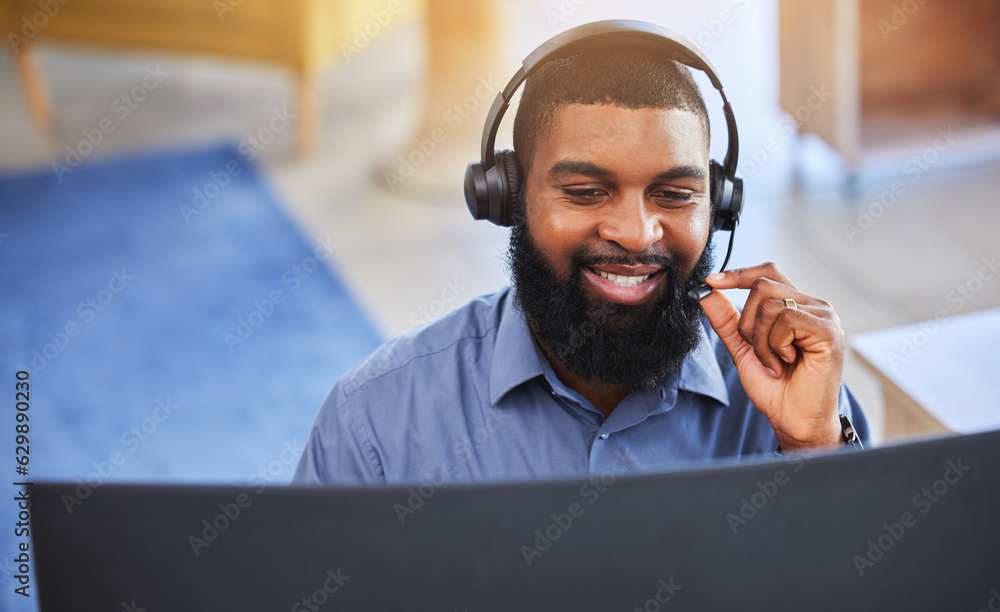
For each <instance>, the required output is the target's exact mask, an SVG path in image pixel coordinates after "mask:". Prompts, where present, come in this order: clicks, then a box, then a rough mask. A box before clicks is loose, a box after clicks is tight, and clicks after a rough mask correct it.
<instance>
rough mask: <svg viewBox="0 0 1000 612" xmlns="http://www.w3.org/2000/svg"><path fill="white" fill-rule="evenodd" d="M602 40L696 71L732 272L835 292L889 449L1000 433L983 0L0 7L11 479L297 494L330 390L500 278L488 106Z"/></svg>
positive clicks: (999, 332) (992, 74) (240, 0)
mask: <svg viewBox="0 0 1000 612" xmlns="http://www.w3.org/2000/svg"><path fill="white" fill-rule="evenodd" d="M612 18H628V19H640V20H646V21H652V22H655V23H657V24H660V25H663V26H665V27H668V28H670V29H672V30H674V31H676V32H678V33H680V34H681V35H683V36H685V37H687V38H688V39H689V40H691V41H693V42H694V43H696V44H697V45H698V46H700V47H701V48H702V50H703V51H704V52H705V54H706V55H707V56H708V57H709V59H710V60H711V61H712V63H713V64H714V66H715V68H716V70H717V71H718V73H719V74H720V76H721V79H722V82H723V84H724V86H725V89H726V92H727V95H728V96H729V99H730V100H731V102H732V105H733V108H734V110H735V113H736V117H737V122H738V125H739V130H740V146H741V148H740V166H739V167H740V171H741V174H742V176H743V177H744V179H745V183H746V192H747V200H746V206H745V209H744V215H743V219H742V223H741V225H740V227H739V230H738V232H737V236H736V246H735V251H734V255H733V259H732V262H731V264H730V265H731V267H738V266H745V265H753V264H757V263H761V262H763V261H767V260H771V261H774V262H776V263H777V264H778V265H779V267H780V268H782V269H783V270H784V271H785V272H786V273H787V274H788V275H789V277H790V278H791V279H793V281H794V282H795V283H796V284H797V285H798V286H799V287H800V288H801V289H802V290H803V291H805V292H806V293H809V294H811V295H814V296H817V297H820V298H822V299H825V300H826V301H828V302H830V303H831V304H833V306H834V307H835V309H836V311H837V313H838V314H839V316H840V317H841V320H842V324H843V327H844V329H845V330H846V332H847V335H848V341H849V343H850V344H851V345H852V347H853V350H852V351H851V354H850V356H849V358H848V364H847V373H846V377H847V380H848V383H849V385H850V386H851V388H852V390H853V391H854V392H855V394H856V395H857V397H858V398H859V400H860V401H861V403H862V405H863V406H864V408H865V410H866V412H867V414H868V415H869V419H870V421H871V422H872V424H873V426H874V429H875V432H876V436H877V437H878V438H879V439H880V440H886V439H893V438H897V437H903V436H910V435H915V434H918V433H922V432H923V433H925V432H933V431H954V432H959V433H967V432H971V431H978V430H983V429H991V428H995V427H997V426H1000V410H998V407H997V403H998V402H997V400H996V397H998V394H997V391H998V390H1000V389H998V388H997V383H996V381H995V372H996V371H997V369H998V367H1000V362H998V351H997V350H996V346H998V345H1000V322H998V315H997V310H996V309H997V308H998V307H1000V282H997V279H998V278H1000V259H998V257H1000V241H998V239H997V236H998V231H997V230H998V228H1000V207H998V206H997V195H996V194H997V193H998V192H1000V172H998V170H1000V129H998V127H1000V35H998V34H1000V6H998V5H997V3H996V2H992V1H990V0H961V1H958V2H950V3H947V4H945V3H933V2H926V0H905V1H898V0H823V1H809V2H806V1H805V0H800V1H791V0H780V1H779V0H709V1H700V2H693V1H681V0H669V1H662V0H659V1H656V2H652V1H640V0H616V1H615V2H610V1H607V0H543V1H540V2H538V1H535V2H529V1H527V0H508V1H505V2H496V1H487V0H475V1H471V2H470V1H458V0H298V1H289V2H280V3H279V2H276V1H274V0H172V1H170V2H167V1H166V0H141V1H139V0H130V1H126V0H49V1H44V0H42V1H29V0H22V1H18V0H3V1H2V2H0V31H2V32H3V34H4V38H5V42H4V45H3V52H2V53H0V56H2V57H0V281H2V286H3V289H2V290H0V293H2V295H0V304H2V312H3V319H4V322H3V323H2V324H0V332H2V333H3V335H4V337H3V339H2V346H3V349H2V350H3V355H2V358H0V363H2V364H3V370H0V381H2V383H0V384H2V385H4V386H5V388H8V389H14V386H15V382H17V381H16V380H15V372H18V371H26V372H28V373H29V374H30V385H31V392H32V395H31V404H30V408H27V409H26V410H30V415H31V417H30V418H31V427H32V428H31V432H30V433H31V436H32V445H31V451H30V453H31V458H30V465H31V466H32V467H31V471H30V472H29V473H28V474H27V476H28V477H38V478H66V479H71V480H72V479H79V481H80V482H81V486H83V485H86V486H90V487H95V486H99V485H100V483H102V482H104V481H107V480H129V479H133V480H134V479H153V480H175V481H225V482H233V481H235V482H257V483H260V482H264V483H272V482H288V480H289V479H290V477H291V472H292V470H293V468H294V463H295V461H296V460H297V453H298V452H300V451H301V445H302V444H303V443H304V441H305V438H306V436H307V434H308V430H309V426H310V424H311V422H312V418H313V416H314V415H315V413H316V411H317V409H318V408H319V406H320V404H321V402H322V400H323V397H324V396H325V394H326V392H327V391H328V390H329V389H330V387H331V386H332V385H333V383H334V382H335V381H336V379H337V378H338V377H339V376H340V374H341V373H343V372H344V371H346V369H347V368H348V367H350V366H351V365H353V364H354V363H356V362H357V361H359V360H360V359H362V358H363V357H364V356H366V355H367V354H368V353H369V352H370V351H371V350H373V349H374V348H375V347H376V346H377V345H378V344H379V343H380V342H381V341H383V340H386V339H389V338H392V337H394V336H396V335H398V334H400V333H402V332H404V331H406V330H408V329H411V328H413V327H416V326H418V325H420V324H422V323H425V322H427V321H430V320H433V319H436V318H438V317H440V316H441V315H443V314H445V313H447V312H449V311H451V310H453V309H454V308H457V307H459V306H461V305H463V304H465V303H466V302H468V301H469V300H471V299H473V298H474V297H476V296H478V295H481V294H483V293H488V292H492V291H495V290H498V289H500V288H502V287H503V286H504V285H505V284H507V282H508V277H507V272H506V269H505V267H504V264H503V254H504V251H505V249H506V244H507V239H508V232H507V230H505V229H502V228H498V227H495V226H492V225H490V224H488V223H475V222H473V220H472V219H471V218H470V216H469V214H468V211H467V210H466V206H465V202H464V199H463V195H462V189H461V186H462V176H463V172H464V169H465V166H466V164H467V163H469V162H470V161H473V160H476V159H478V155H479V139H480V135H481V131H482V126H483V122H484V119H485V116H486V112H487V110H488V108H489V106H490V104H491V103H492V100H493V98H494V97H495V95H496V92H497V91H498V90H499V89H500V88H501V87H502V86H503V85H504V84H506V82H507V80H508V79H509V78H510V76H511V75H512V74H513V73H514V71H515V70H516V69H517V67H518V65H519V63H520V61H521V59H523V57H524V56H526V55H527V54H528V53H529V52H530V51H531V50H532V49H534V48H535V47H536V46H537V45H538V44H540V43H541V42H543V41H544V40H546V39H547V38H549V37H551V36H553V35H554V34H556V33H558V32H560V31H563V30H566V29H568V28H570V27H573V26H575V25H579V24H582V23H586V22H589V21H594V20H599V19H612ZM696 77H697V78H698V79H699V83H700V84H701V87H702V92H703V94H704V96H705V99H706V104H707V106H708V108H709V110H710V117H711V120H712V123H713V126H715V129H714V130H713V143H712V153H713V156H715V157H717V158H720V159H721V157H722V155H723V154H724V152H725V144H726V143H725V130H724V129H722V128H721V127H720V126H721V125H722V124H723V122H722V118H721V104H720V102H719V98H718V95H717V93H716V92H715V91H714V90H713V89H712V88H711V87H710V85H709V83H708V80H707V79H706V78H703V75H700V74H699V75H696ZM512 117H513V112H511V113H509V114H508V120H507V121H505V123H504V125H503V128H502V130H501V136H500V138H499V144H500V146H503V147H509V146H510V128H511V125H510V124H511V123H512ZM721 238H722V239H726V238H727V236H721ZM721 248H724V245H723V246H722V247H721ZM717 252H718V249H717ZM734 297H736V298H739V297H740V296H738V295H737V296H734ZM9 396H10V394H8V395H5V397H8V398H9ZM4 401H9V400H4ZM12 408H13V407H12ZM22 411H23V410H22ZM3 412H4V414H7V415H12V414H14V413H15V412H16V411H15V410H8V409H7V408H6V407H5V408H4V410H3ZM7 418H9V419H10V423H11V425H10V427H11V428H13V426H14V424H13V423H14V417H13V416H8V417H7ZM3 427H7V425H6V424H5V425H3ZM3 440H4V441H3V445H4V446H3V448H2V451H3V453H4V459H3V462H4V465H7V466H9V468H5V469H10V470H11V472H13V470H14V468H15V466H16V465H17V463H15V459H14V458H15V452H16V451H15V449H14V445H13V444H12V442H13V436H7V435H5V436H3ZM22 476H23V474H20V475H18V477H22ZM254 479H256V481H255V480H254ZM88 483H89V484H88ZM84 492H85V491H84ZM8 506H9V504H5V505H4V507H3V508H2V509H0V512H2V513H5V514H10V513H11V508H9V507H8ZM13 517H14V515H13V514H10V518H11V519H12V522H13ZM6 554H7V553H0V580H2V581H4V582H7V581H9V580H12V572H11V565H10V563H9V558H6V559H4V557H5V556H6ZM8 584H9V583H8ZM6 586H7V585H6V584H5V589H4V590H5V591H7V590H9V589H7V588H6Z"/></svg>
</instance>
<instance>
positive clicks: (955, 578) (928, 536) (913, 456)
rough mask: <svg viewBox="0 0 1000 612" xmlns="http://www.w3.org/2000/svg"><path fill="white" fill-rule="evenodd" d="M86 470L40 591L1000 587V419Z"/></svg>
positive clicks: (268, 599) (832, 595) (278, 594)
mask: <svg viewBox="0 0 1000 612" xmlns="http://www.w3.org/2000/svg"><path fill="white" fill-rule="evenodd" d="M76 487H77V485H76V484H75V483H74V484H59V483H49V484H38V485H36V486H35V487H34V488H33V489H32V494H31V495H32V538H33V543H34V547H35V553H36V562H37V565H36V575H37V580H38V586H39V592H40V596H41V597H40V602H41V605H42V610H74V609H87V610H91V609H92V610H98V609H101V610H121V609H123V605H125V606H126V607H125V609H129V608H128V607H127V606H129V605H134V607H135V608H146V609H149V610H293V611H294V610H436V611H453V610H469V611H475V610H612V609H621V610H633V609H640V610H641V609H647V610H658V609H664V610H731V609H749V610H754V609H760V610H806V609H808V610H842V609H847V608H848V607H850V608H851V609H854V610H902V609H922V610H960V609H964V610H979V609H984V608H987V606H988V604H989V602H990V599H991V597H992V595H991V590H997V591H998V592H1000V432H993V433H988V434H980V435H976V436H967V437H955V438H947V439H941V440H934V441H930V442H924V443H919V444H911V445H905V446H900V447H894V448H885V449H876V450H872V451H866V452H864V453H842V454H836V455H832V456H825V457H816V458H813V459H809V460H788V461H784V462H782V461H778V462H774V463H760V464H753V465H741V466H734V467H725V468H716V469H708V470H700V471H691V472H680V473H673V474H662V475H652V476H633V477H622V476H618V475H615V474H612V473H611V472H609V473H607V474H604V475H603V476H601V477H598V478H596V479H594V480H590V481H560V482H537V483H526V484H500V485H474V486H449V487H443V488H440V487H434V486H433V485H431V484H429V483H425V484H424V485H423V487H412V488H404V487H386V488H297V487H269V488H267V489H264V490H261V489H259V488H255V487H253V486H247V487H209V486H151V485H150V486H137V485H112V484H105V485H103V486H100V487H98V488H97V489H94V490H93V492H92V494H91V495H90V496H89V497H88V498H86V499H79V496H77V492H76V491H75V489H76ZM67 496H76V497H77V501H79V503H75V502H74V500H73V497H67ZM70 510H72V512H70ZM997 603H998V604H1000V599H998V600H997Z"/></svg>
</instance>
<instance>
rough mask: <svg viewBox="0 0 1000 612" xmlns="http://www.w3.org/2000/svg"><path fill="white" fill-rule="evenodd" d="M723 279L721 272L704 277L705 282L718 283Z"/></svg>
mask: <svg viewBox="0 0 1000 612" xmlns="http://www.w3.org/2000/svg"><path fill="white" fill-rule="evenodd" d="M724 278H726V275H725V274H723V273H722V272H716V273H715V274H709V275H708V276H706V277H705V280H706V281H720V280H722V279H724Z"/></svg>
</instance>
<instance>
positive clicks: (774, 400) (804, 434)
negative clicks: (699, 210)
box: [701, 263, 846, 450]
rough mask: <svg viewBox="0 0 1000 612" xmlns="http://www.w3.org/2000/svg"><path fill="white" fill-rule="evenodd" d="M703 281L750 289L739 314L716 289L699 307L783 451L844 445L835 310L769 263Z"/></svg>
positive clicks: (840, 336) (840, 344) (840, 334)
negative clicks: (793, 304)
mask: <svg viewBox="0 0 1000 612" xmlns="http://www.w3.org/2000/svg"><path fill="white" fill-rule="evenodd" d="M706 281H707V282H708V284H709V285H711V286H712V288H714V289H717V290H718V289H749V290H750V295H749V296H748V297H747V301H746V305H745V306H744V307H743V312H742V314H741V313H740V312H739V311H738V310H737V309H736V306H734V305H733V302H732V301H731V300H730V299H729V298H728V297H727V296H725V295H723V294H722V293H721V292H719V291H715V292H713V293H712V294H711V295H709V296H707V297H705V298H704V299H702V301H701V306H702V309H703V310H704V311H705V314H706V315H707V316H708V321H709V323H711V325H712V327H713V328H714V329H715V331H716V333H718V334H719V338H721V339H722V342H723V344H725V345H726V348H727V349H728V350H729V354H730V355H731V356H732V358H733V362H735V364H736V370H737V372H738V373H739V376H740V381H741V382H742V383H743V389H744V390H745V391H746V393H747V397H748V398H750V401H751V402H753V405H754V406H756V407H757V409H758V410H760V411H761V413H763V414H764V416H766V417H767V419H768V421H770V423H771V427H773V428H774V432H775V434H777V436H778V443H779V444H780V445H781V448H782V450H792V449H796V448H810V447H817V446H839V445H841V444H843V436H842V433H841V429H840V422H839V417H838V414H837V405H838V401H839V397H840V381H841V377H842V376H843V370H844V347H845V345H846V341H845V337H844V330H842V329H841V327H840V319H839V317H837V315H836V313H834V312H833V309H832V308H831V307H830V305H829V304H827V303H826V302H824V301H822V300H818V299H816V298H813V297H809V296H808V295H805V294H804V293H801V292H800V291H799V290H798V289H796V288H795V285H793V284H792V283H791V281H789V280H788V277H786V276H785V275H784V274H782V273H781V271H780V270H778V268H777V267H776V266H775V265H774V264H771V263H767V264H763V265H760V266H754V267H750V268H741V269H736V270H729V271H728V272H724V273H721V274H713V275H711V276H709V277H708V278H707V279H706ZM785 299H792V300H795V302H796V304H797V305H798V309H796V308H790V307H788V306H786V305H785V302H784V300H785Z"/></svg>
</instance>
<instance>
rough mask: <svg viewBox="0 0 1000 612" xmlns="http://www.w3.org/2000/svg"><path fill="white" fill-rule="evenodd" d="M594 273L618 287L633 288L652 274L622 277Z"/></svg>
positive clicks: (600, 272) (599, 272) (605, 273)
mask: <svg viewBox="0 0 1000 612" xmlns="http://www.w3.org/2000/svg"><path fill="white" fill-rule="evenodd" d="M594 272H597V273H598V274H600V275H601V276H603V277H604V278H606V279H608V280H609V281H611V282H612V283H614V284H616V285H618V286H619V287H635V286H636V285H638V284H639V283H641V282H642V281H644V280H646V279H647V278H649V277H650V276H652V274H646V275H645V276H622V275H620V274H608V273H607V272H603V271H601V270H594Z"/></svg>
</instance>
